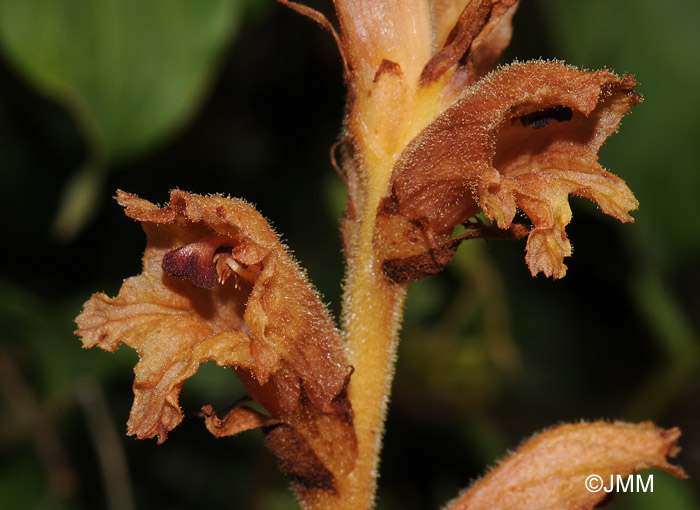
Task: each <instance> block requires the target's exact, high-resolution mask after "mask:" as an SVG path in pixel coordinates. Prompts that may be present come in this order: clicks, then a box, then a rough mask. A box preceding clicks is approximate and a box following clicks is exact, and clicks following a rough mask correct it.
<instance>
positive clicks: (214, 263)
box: [76, 190, 355, 490]
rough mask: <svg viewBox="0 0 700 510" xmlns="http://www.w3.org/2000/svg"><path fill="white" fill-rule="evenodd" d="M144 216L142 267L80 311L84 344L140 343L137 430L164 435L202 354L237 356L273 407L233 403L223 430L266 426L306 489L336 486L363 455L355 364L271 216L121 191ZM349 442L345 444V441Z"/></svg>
mask: <svg viewBox="0 0 700 510" xmlns="http://www.w3.org/2000/svg"><path fill="white" fill-rule="evenodd" d="M116 198H117V201H118V202H119V204H120V205H122V206H124V207H125V212H126V214H127V216H129V217H131V218H133V219H136V220H138V221H140V222H141V223H142V225H143V228H144V230H145V231H146V235H147V236H148V244H147V246H146V251H145V253H144V256H143V273H142V274H141V275H139V276H135V277H132V278H128V279H127V280H125V282H124V284H123V285H122V288H121V290H120V291H119V295H118V296H117V297H114V298H110V297H108V296H106V295H105V294H95V295H94V296H92V298H90V300H89V301H88V302H87V303H85V305H84V308H83V311H82V313H81V314H80V315H79V316H78V318H77V319H76V322H77V324H78V330H77V334H78V335H79V336H80V337H81V338H82V341H83V345H84V346H85V347H94V346H98V347H100V348H102V349H104V350H107V351H115V350H116V349H117V348H118V347H119V345H120V344H121V343H124V344H127V345H129V346H130V347H132V348H134V349H136V350H137V352H138V354H139V357H140V360H139V363H138V364H137V365H136V367H135V368H134V373H135V379H134V404H133V406H132V409H131V415H130V418H129V422H128V432H129V434H132V435H136V436H137V437H138V438H139V439H142V438H149V437H155V436H157V437H158V442H159V443H162V442H163V441H165V439H166V437H167V434H168V432H169V431H170V430H172V429H173V428H175V426H177V425H178V423H180V421H181V420H182V417H183V415H182V411H181V410H180V406H179V404H178V396H179V394H180V390H181V388H182V385H183V384H184V382H185V381H186V380H187V379H188V378H189V377H191V376H193V375H194V374H195V373H196V371H197V369H198V368H199V365H200V364H201V363H204V362H206V361H212V360H213V361H216V363H217V364H219V365H221V366H226V367H231V368H233V369H234V370H235V371H236V374H237V375H238V376H239V378H240V379H241V380H242V381H243V383H244V385H245V386H246V389H247V390H248V392H249V393H250V396H251V397H252V398H253V399H255V400H256V401H257V402H258V403H260V404H261V405H262V406H263V407H264V408H265V409H266V410H267V411H268V412H269V413H270V415H269V416H267V415H263V414H261V413H258V412H256V411H254V410H252V409H250V408H247V407H244V406H243V407H238V408H235V409H234V410H233V411H231V413H229V415H228V416H227V417H226V418H225V419H224V420H219V419H218V418H217V417H216V415H215V414H214V413H213V410H212V409H211V408H210V407H207V408H205V410H204V414H205V417H206V418H207V426H208V428H209V429H210V431H212V433H214V434H215V435H217V436H223V435H232V434H236V433H238V432H242V431H244V430H248V429H250V428H256V427H266V430H267V437H266V442H267V444H268V446H269V447H270V448H271V449H272V450H273V452H274V453H276V454H277V456H278V458H279V459H280V464H281V466H282V467H283V468H284V469H285V471H286V472H287V473H288V474H290V475H291V476H292V478H293V479H294V480H295V481H296V482H297V484H298V486H299V487H300V490H304V489H309V488H324V489H329V488H332V487H333V483H334V479H333V473H335V472H338V471H339V470H342V469H347V468H348V466H350V465H352V462H353V461H354V455H355V454H354V451H353V444H354V442H355V436H354V430H353V426H352V411H351V409H350V404H349V402H348V399H347V394H346V387H347V383H348V380H349V376H350V372H351V368H350V367H349V366H348V364H347V362H346V360H345V355H344V353H343V350H342V346H341V343H340V337H339V334H338V331H337V330H336V328H335V326H334V324H333V321H332V320H331V318H330V317H329V315H328V312H327V311H326V309H325V307H324V306H323V304H322V303H321V301H320V300H319V298H318V295H317V294H316V293H315V292H314V291H313V290H312V289H311V287H310V285H309V283H308V282H307V280H306V277H305V275H304V273H303V272H302V271H301V270H300V269H299V267H298V266H297V264H296V262H295V261H294V260H293V259H292V257H291V256H290V255H289V253H287V251H286V250H285V248H284V246H283V245H282V244H281V243H280V242H279V240H278V239H277V236H276V235H275V233H274V232H273V231H272V229H271V228H270V226H269V225H268V223H267V221H266V220H265V219H264V218H263V217H262V216H261V215H260V213H258V212H257V211H256V210H255V209H254V208H253V207H252V206H250V205H248V204H246V203H245V202H243V201H241V200H234V199H230V198H224V197H221V196H208V197H202V196H197V195H192V194H189V193H186V192H183V191H179V190H175V191H173V192H171V194H170V203H169V205H168V206H166V207H163V208H159V207H158V206H156V205H154V204H152V203H150V202H148V201H146V200H142V199H140V198H138V197H137V196H135V195H132V194H129V193H124V192H121V191H120V192H118V193H117V197H116ZM339 444H343V451H342V452H338V451H337V449H338V445H339Z"/></svg>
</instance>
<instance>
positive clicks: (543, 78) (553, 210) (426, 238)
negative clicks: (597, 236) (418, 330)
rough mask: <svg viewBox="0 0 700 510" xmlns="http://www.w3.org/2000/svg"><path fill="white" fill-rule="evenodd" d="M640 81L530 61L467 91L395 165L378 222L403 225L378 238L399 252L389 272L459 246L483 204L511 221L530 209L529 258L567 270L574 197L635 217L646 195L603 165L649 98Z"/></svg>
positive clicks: (387, 255) (554, 272)
mask: <svg viewBox="0 0 700 510" xmlns="http://www.w3.org/2000/svg"><path fill="white" fill-rule="evenodd" d="M635 85H636V82H635V81H634V79H633V78H632V77H631V76H623V77H621V78H620V77H618V76H616V75H614V74H613V73H611V72H609V71H598V72H583V71H579V70H576V69H574V68H572V67H569V66H565V65H564V64H561V63H558V62H528V63H524V64H512V65H510V66H508V67H505V68H503V69H501V70H499V71H496V72H494V73H492V74H490V75H488V76H487V77H485V78H484V79H482V80H480V81H479V82H477V83H476V84H475V85H473V86H471V87H468V88H467V89H465V91H464V92H463V93H462V95H461V97H460V98H459V99H458V100H457V101H456V102H455V104H454V105H453V106H451V107H450V108H449V109H447V110H446V111H445V112H444V113H442V114H441V115H440V116H438V117H437V118H436V119H435V120H434V121H433V122H432V123H431V124H430V125H428V126H427V127H426V128H425V129H424V130H423V131H422V132H421V133H420V134H419V135H418V136H417V137H416V138H415V139H414V140H413V141H411V143H410V144H409V145H408V147H406V149H405V150H404V151H403V153H402V154H401V157H400V158H399V160H398V161H397V163H396V164H395V165H394V168H393V171H392V176H391V181H390V183H391V192H390V195H389V196H388V197H387V198H385V199H384V202H383V205H382V207H381V208H380V212H379V219H378V225H379V226H378V229H380V230H383V231H386V230H388V229H389V228H392V229H394V230H396V226H397V225H401V229H402V230H403V232H404V234H403V235H402V236H400V237H398V238H397V237H391V236H388V235H383V236H381V237H379V239H378V243H379V244H380V253H383V258H384V259H385V260H388V261H392V262H391V263H390V264H389V265H388V266H387V267H390V268H394V269H393V273H392V270H391V269H390V271H389V273H390V274H389V276H390V277H392V278H393V279H395V280H401V279H402V278H403V275H404V274H408V271H409V269H410V267H408V266H410V264H408V263H407V264H404V266H406V267H404V268H403V272H401V271H400V270H399V269H401V267H402V264H401V263H400V261H401V260H404V259H407V258H408V257H415V256H417V255H420V254H423V253H428V254H433V255H432V257H433V258H435V257H437V255H436V254H439V253H440V252H441V250H443V251H444V247H445V246H450V247H453V246H454V243H452V242H451V241H450V239H449V236H450V234H451V232H452V230H453V228H454V227H455V226H457V225H459V224H463V223H465V222H467V220H468V219H469V218H471V217H473V216H474V215H476V214H477V213H479V212H483V214H484V216H485V217H486V218H487V219H489V220H493V221H494V222H495V224H496V226H497V227H498V228H499V229H510V228H511V227H512V226H513V224H514V223H513V221H514V218H515V216H516V212H517V210H521V211H523V212H524V213H525V215H527V217H528V218H529V219H530V221H531V222H532V227H533V228H532V231H531V232H530V234H529V237H528V242H527V256H526V261H527V263H528V265H529V267H530V271H531V272H532V274H533V276H534V275H536V274H537V273H539V272H543V273H545V274H546V275H547V276H552V277H554V278H561V277H563V276H564V274H565V273H566V266H565V265H564V263H563V259H564V257H567V256H569V255H570V254H571V245H570V243H569V240H568V239H567V237H566V234H565V232H564V228H565V227H566V225H567V224H568V223H569V221H570V220H571V209H570V208H569V204H568V196H569V195H570V194H574V195H578V196H581V197H586V198H589V199H591V200H594V201H595V202H596V203H597V204H598V206H599V207H600V208H601V210H602V211H603V212H604V213H606V214H609V215H611V216H613V217H614V218H617V219H618V220H620V221H633V220H632V217H631V216H630V215H629V212H630V211H632V210H634V209H636V208H637V201H636V200H635V198H634V196H633V195H632V192H631V191H630V190H629V188H628V187H627V186H626V185H625V183H624V181H623V180H622V179H620V178H618V177H616V176H614V175H612V174H611V173H609V172H607V171H605V170H603V168H602V167H601V166H600V164H599V163H598V157H597V152H598V149H599V148H600V147H601V145H602V144H603V143H604V141H605V139H606V138H607V137H608V136H609V135H610V134H612V133H613V132H615V130H616V129H617V126H618V123H619V122H620V119H621V118H622V117H623V116H624V114H625V113H627V111H628V110H629V109H630V108H631V107H632V106H634V105H635V104H637V103H638V102H639V101H640V97H639V95H637V94H635V93H634V92H633V88H634V86H635ZM384 225H387V226H389V225H390V227H384ZM440 268H441V266H440V264H436V266H435V268H434V270H439V269H440ZM432 272H434V271H432ZM426 274H429V272H428V273H426ZM417 276H420V275H417Z"/></svg>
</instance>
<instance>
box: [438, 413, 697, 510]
mask: <svg viewBox="0 0 700 510" xmlns="http://www.w3.org/2000/svg"><path fill="white" fill-rule="evenodd" d="M680 435H681V432H680V430H679V429H678V428H673V429H668V430H664V429H660V428H658V427H656V426H654V424H653V423H651V422H644V423H638V424H632V423H623V422H614V423H608V422H604V421H598V422H593V423H585V422H581V423H575V424H565V425H560V426H558V427H555V428H552V429H550V430H546V431H544V432H541V433H539V434H537V435H535V436H534V437H533V438H531V439H530V440H528V441H527V442H525V444H523V445H522V446H521V447H520V448H518V449H517V450H516V451H515V452H513V453H512V454H511V455H509V456H508V457H507V458H506V459H504V460H503V461H502V462H501V463H500V464H499V465H498V466H497V467H495V468H494V469H493V471H491V472H490V473H489V474H488V475H486V476H485V477H484V478H482V479H481V480H479V481H478V482H476V483H475V484H474V485H472V486H471V487H470V488H469V489H467V490H465V491H464V492H463V493H462V494H460V495H459V496H458V497H457V498H455V499H454V500H453V501H451V502H450V503H448V504H447V506H446V507H445V509H446V510H462V509H464V510H466V509H469V510H481V509H489V510H509V509H512V508H523V509H527V508H537V509H538V510H561V509H574V508H575V509H580V510H590V509H592V508H594V507H595V506H596V505H597V504H598V503H600V502H601V500H603V499H604V498H605V497H606V496H607V495H608V493H609V492H610V490H612V488H613V487H611V480H624V479H625V478H627V477H628V476H629V475H631V474H632V473H636V472H638V471H641V470H643V469H647V468H650V467H656V468H660V469H664V470H666V471H668V472H669V473H671V474H672V475H674V476H677V477H680V478H687V475H686V474H685V472H684V471H683V470H682V469H681V468H679V467H678V466H674V465H673V464H671V463H669V462H668V461H667V460H666V457H667V456H668V457H675V456H676V455H677V454H678V452H679V451H680V448H679V447H678V446H677V445H676V441H677V440H678V438H679V437H680ZM638 476H639V475H638ZM652 476H653V475H652ZM592 479H593V480H594V482H600V485H596V484H595V483H593V484H591V483H590V481H591V480H592ZM603 484H604V485H605V487H606V490H601V489H602V488H603V487H602V485H603ZM637 487H638V486H637ZM618 490H619V489H618ZM622 490H624V489H622Z"/></svg>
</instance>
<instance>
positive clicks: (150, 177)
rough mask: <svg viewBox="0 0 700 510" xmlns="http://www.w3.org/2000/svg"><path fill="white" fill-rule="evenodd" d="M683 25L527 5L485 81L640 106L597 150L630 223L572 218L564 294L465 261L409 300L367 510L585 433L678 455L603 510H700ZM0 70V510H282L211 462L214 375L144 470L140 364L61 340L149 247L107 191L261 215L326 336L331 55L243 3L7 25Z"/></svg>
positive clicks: (233, 387)
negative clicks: (535, 73)
mask: <svg viewBox="0 0 700 510" xmlns="http://www.w3.org/2000/svg"><path fill="white" fill-rule="evenodd" d="M195 4H196V5H197V6H198V7H197V8H196V9H194V8H192V6H193V5H195ZM314 5H316V6H319V7H321V8H322V9H323V10H325V11H326V12H328V11H329V10H330V8H331V6H330V2H325V3H322V2H316V3H315V4H314ZM699 26H700V3H698V2H697V1H695V0H671V1H668V2H639V1H635V0H616V1H611V0H575V1H566V2H561V1H555V0H546V1H545V0H540V1H525V2H524V3H523V5H522V6H521V8H520V10H519V12H518V14H517V15H516V18H515V34H514V39H513V43H512V44H511V47H510V48H509V49H508V50H507V52H506V55H505V56H504V59H503V61H504V62H508V61H511V60H513V59H519V60H528V59H532V58H539V57H542V58H557V59H563V60H565V61H566V62H568V63H570V64H574V65H577V66H580V67H584V68H590V69H596V68H600V67H603V66H608V67H610V68H612V69H613V70H615V71H617V72H619V73H625V72H629V73H633V74H634V75H635V76H636V77H637V79H638V80H639V82H640V83H641V85H640V87H639V89H638V90H639V92H641V93H642V94H643V95H644V97H645V102H644V103H643V104H642V105H640V106H638V107H636V108H635V109H634V111H633V113H632V114H631V115H630V116H628V117H626V118H625V119H624V121H623V123H622V129H621V134H619V135H616V136H614V137H613V138H611V140H610V141H609V142H608V144H607V145H606V146H605V147H604V148H603V150H602V151H601V161H602V162H603V165H604V166H605V167H606V168H609V169H610V170H611V171H613V172H614V173H616V174H618V175H620V176H621V177H623V178H624V179H626V180H627V182H628V184H629V185H630V187H631V188H632V190H633V191H634V192H635V194H636V196H637V198H638V199H639V201H640V203H641V206H640V210H639V211H638V212H636V213H635V218H636V223H635V224H633V225H620V224H618V223H617V222H615V221H614V220H612V219H610V218H607V217H604V216H603V215H602V214H600V213H599V212H597V211H596V209H595V207H593V206H592V205H591V204H589V203H587V202H585V201H584V200H581V199H572V204H573V208H574V220H573V222H572V224H571V225H570V227H569V228H568V229H567V232H568V233H569V236H570V238H571V240H572V243H573V245H574V248H575V250H574V256H573V257H572V258H571V259H568V260H567V265H568V266H569V273H568V275H567V276H566V278H564V279H563V280H561V281H556V282H552V281H550V280H547V279H545V278H543V277H539V278H536V279H533V278H531V277H530V275H529V271H528V269H527V267H526V265H525V262H524V244H523V243H522V242H508V243H505V242H493V243H491V244H490V245H488V246H487V245H485V244H483V243H481V242H472V243H471V244H469V245H465V246H463V247H462V248H461V249H460V251H459V253H458V256H457V259H456V260H455V262H454V263H453V264H452V265H451V266H450V268H449V269H448V270H447V271H445V272H444V273H443V274H441V275H439V276H438V277H435V278H432V279H430V280H427V281H424V282H420V283H418V284H416V285H415V287H414V288H413V289H412V291H411V293H410V297H409V303H408V307H407V311H406V320H405V324H404V328H403V341H402V344H401V346H400V349H399V351H400V352H399V362H398V368H397V376H396V380H395V384H394V393H393V397H392V402H391V406H390V414H389V420H388V423H387V435H386V441H385V445H386V446H385V452H384V455H383V461H382V466H381V473H382V475H381V478H380V481H379V486H380V490H379V508H380V509H428V508H438V507H439V506H440V505H441V504H442V503H444V502H446V501H447V499H449V498H451V497H454V496H455V495H456V494H457V491H458V490H459V489H461V488H463V487H465V486H466V485H468V484H469V483H470V481H471V480H473V479H474V478H475V477H478V476H479V475H480V474H482V473H483V472H484V470H485V469H486V468H487V467H488V466H492V465H493V464H494V463H495V462H496V461H497V459H498V458H500V457H502V456H503V455H504V454H505V453H506V451H507V449H509V448H514V447H515V446H517V445H518V443H519V442H520V441H521V440H522V439H524V438H526V437H527V436H529V435H531V434H532V433H534V432H535V431H537V430H540V429H542V428H544V427H548V426H551V425H554V424H557V423H560V422H564V421H577V420H579V419H582V418H583V419H589V420H593V419H598V418H608V419H616V418H619V419H625V420H646V419H652V420H654V421H655V422H656V423H658V424H659V425H661V426H666V427H670V426H676V425H677V426H680V427H681V428H682V430H683V433H684V435H683V437H682V438H681V441H680V444H681V446H682V448H683V451H682V453H681V455H680V456H679V458H678V462H679V463H680V464H682V465H683V466H684V467H685V468H686V470H687V471H688V472H689V474H690V475H691V479H690V480H688V481H679V480H676V479H672V478H670V477H668V476H666V475H664V474H662V473H654V474H655V480H654V489H655V491H654V494H636V495H618V496H616V497H615V498H614V500H613V501H612V502H611V503H610V505H609V507H607V508H615V509H642V510H643V509H647V508H648V509H652V508H654V509H662V508H663V509H666V508H673V509H677V510H686V509H687V510H690V509H694V508H698V507H699V506H700V497H699V495H698V488H699V487H700V486H699V485H698V483H697V478H698V476H700V403H699V402H700V401H699V399H698V397H699V396H700V387H699V383H700V377H699V376H700V371H699V368H700V362H699V360H700V355H699V347H700V346H699V343H698V342H699V337H700V320H699V319H700V263H699V257H700V227H699V226H698V220H699V219H700V143H698V142H700V117H699V114H700V93H698V84H700V31H698V27H699ZM0 45H1V47H2V53H3V55H4V58H3V59H2V60H0V178H1V180H0V215H1V216H2V234H1V235H2V237H1V239H2V242H3V247H2V266H1V268H0V363H1V365H0V502H1V503H0V504H1V505H2V507H3V508H8V509H14V508H41V509H44V508H46V509H73V508H75V509H80V508H85V509H88V508H89V509H93V508H114V509H117V508H120V509H128V508H149V509H151V508H154V509H161V508H163V509H191V508H192V509H193V508H200V507H205V506H206V507H214V506H216V507H219V508H237V509H239V508H240V509H272V510H275V509H285V508H294V507H295V503H294V500H293V497H292V496H291V495H290V493H289V491H288V490H287V487H286V486H287V482H286V480H285V479H284V478H283V477H282V476H281V475H279V474H278V473H277V471H276V468H275V464H274V460H273V459H272V458H271V456H270V455H269V454H268V453H267V452H266V451H265V450H264V448H263V446H262V442H261V435H260V433H259V432H248V433H246V434H243V435H241V436H239V437H235V438H230V439H219V440H217V439H214V438H213V437H212V436H210V435H209V434H208V433H207V432H206V430H205V428H204V426H203V424H202V423H201V420H200V419H199V418H197V417H196V416H193V414H194V413H196V411H197V410H198V409H199V408H200V407H201V405H203V404H207V403H211V404H213V405H214V406H215V407H219V408H223V407H225V406H227V405H229V404H230V403H232V402H233V401H235V400H236V399H237V398H238V397H240V396H241V395H242V391H243V390H242V388H241V386H240V385H239V384H238V382H237V381H236V379H235V377H234V376H232V375H231V374H230V373H229V372H227V371H225V370H223V369H217V368H216V367H214V366H209V365H207V366H204V367H203V368H202V370H201V371H200V373H199V374H198V375H197V376H196V377H194V378H193V379H192V380H190V381H188V382H187V384H185V386H184V390H183V394H182V399H181V403H182V407H183V410H184V411H185V413H186V415H187V417H186V418H185V420H184V422H183V423H182V425H180V426H179V427H178V428H177V429H175V430H174V431H173V432H172V433H171V434H170V436H169V439H168V441H167V442H166V443H165V444H164V445H162V446H157V445H156V443H155V441H136V440H134V439H132V438H127V437H126V436H124V435H123V432H124V430H125V423H126V419H127V417H128V412H129V408H130V405H131V397H132V393H131V383H132V377H133V374H132V366H133V364H134V363H135V361H136V356H135V354H134V353H133V352H132V351H130V350H129V349H127V348H123V349H122V350H121V351H119V352H118V353H117V354H113V355H110V354H107V353H104V352H102V351H97V350H95V351H86V350H82V349H81V348H80V343H79V341H78V339H77V338H76V337H75V336H73V334H72V331H73V329H74V328H75V326H74V324H73V322H72V321H73V318H74V317H75V316H76V315H77V313H78V312H79V310H80V306H81V304H82V302H83V301H85V300H86V299H87V298H88V297H89V296H90V295H91V294H92V293H93V292H95V291H105V292H107V293H109V294H112V295H113V294H115V293H116V292H117V291H118V289H119V286H120V284H121V281H122V279H123V278H125V277H127V276H130V275H133V274H136V273H138V272H139V271H140V255H141V253H142V251H143V247H144V244H145V239H144V235H143V233H142V231H141V229H140V227H139V226H138V225H137V224H136V223H134V222H133V221H131V220H129V219H128V218H126V217H124V216H123V214H122V212H121V211H120V208H119V207H118V206H117V205H116V203H115V202H114V201H112V200H111V198H110V197H111V196H112V195H113V193H114V191H115V190H116V189H124V190H126V191H130V192H134V193H138V194H139V195H141V196H142V197H144V198H147V199H149V200H152V201H156V202H165V201H166V200H167V196H168V191H169V190H170V189H171V188H174V187H179V188H182V189H185V190H188V191H193V192H198V193H215V192H222V193H225V194H231V195H232V196H238V197H244V198H246V199H247V200H249V201H250V202H252V203H254V204H256V205H257V206H258V208H259V209H260V210H261V211H262V212H263V214H265V215H266V216H267V217H268V218H269V219H270V220H271V222H272V223H273V224H274V226H275V228H276V229H277V231H278V232H279V233H281V235H282V236H283V238H284V239H285V240H286V242H287V243H288V244H289V246H290V247H291V248H292V249H293V250H294V252H295V254H296V256H297V258H298V259H299V260H300V262H301V263H302V265H304V266H305V267H306V268H308V271H309V274H310V277H311V279H312V280H313V282H314V283H315V284H316V285H317V286H318V287H319V288H320V290H321V292H322V293H323V294H324V296H325V297H326V300H327V301H328V302H330V306H331V308H332V310H333V312H334V313H335V314H336V316H337V314H338V311H339V302H340V280H341V278H342V271H343V266H342V254H341V243H340V238H339V234H338V224H339V217H340V211H341V210H342V206H343V201H344V190H343V184H342V182H341V180H340V178H339V177H338V176H337V175H336V174H335V173H334V172H333V170H332V168H331V166H330V163H329V160H328V148H329V147H330V146H331V144H332V143H333V142H334V141H335V140H336V139H337V138H338V136H339V132H340V124H341V121H342V116H343V100H344V92H343V84H342V80H341V65H340V62H339V58H338V56H337V52H336V50H335V48H334V46H333V43H332V39H331V38H330V36H329V35H328V34H327V33H325V32H323V31H322V30H320V29H319V28H318V27H316V26H315V25H314V24H313V23H312V22H310V21H308V20H306V19H303V18H302V17H300V16H299V15H297V14H295V13H293V12H291V11H288V10H287V9H285V8H283V7H281V6H279V5H277V4H274V3H273V2H270V1H262V0H261V1H254V0H245V1H244V0H240V1H236V0H206V1H202V2H188V1H187V0H184V1H178V2H175V1H173V2H163V1H160V2H159V1H157V0H149V1H141V2H136V1H134V0H122V1H121V2H109V1H107V0H94V1H92V2H79V1H77V0H72V1H71V0H61V1H53V0H41V1H40V0H0ZM62 197H63V198H62ZM66 204H67V205H66ZM99 455H103V456H104V459H106V464H107V465H108V466H111V470H108V471H103V470H102V468H101V464H100V462H99V460H98V459H99ZM120 458H124V459H125V462H126V464H127V466H128V471H127V476H126V477H123V476H121V475H120V470H119V469H118V466H119V459H120ZM121 473H122V474H123V472H121ZM115 494H116V496H115ZM110 495H111V496H110Z"/></svg>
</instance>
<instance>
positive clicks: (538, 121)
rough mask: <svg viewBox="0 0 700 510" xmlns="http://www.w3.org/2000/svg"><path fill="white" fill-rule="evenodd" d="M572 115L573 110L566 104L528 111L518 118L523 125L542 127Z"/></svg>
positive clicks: (569, 117)
mask: <svg viewBox="0 0 700 510" xmlns="http://www.w3.org/2000/svg"><path fill="white" fill-rule="evenodd" d="M573 115H574V112H573V110H572V109H571V108H569V107H568V106H555V107H554V108H546V109H544V110H539V111H537V112H532V113H528V114H527V115H522V116H521V117H518V118H519V119H520V123H521V124H522V125H523V126H524V127H528V126H529V127H531V128H532V129H542V128H544V127H547V126H549V124H551V122H552V121H553V120H556V121H557V122H564V121H566V120H571V117H573Z"/></svg>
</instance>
